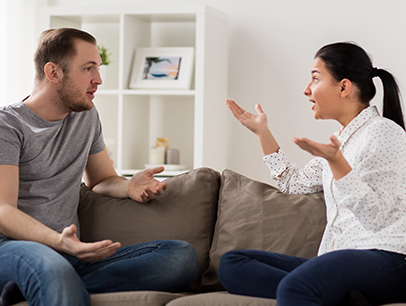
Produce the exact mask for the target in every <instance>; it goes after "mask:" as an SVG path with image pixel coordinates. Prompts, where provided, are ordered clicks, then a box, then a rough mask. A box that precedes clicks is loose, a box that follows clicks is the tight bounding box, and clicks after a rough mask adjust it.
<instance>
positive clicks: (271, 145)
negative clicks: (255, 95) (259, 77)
mask: <svg viewBox="0 0 406 306" xmlns="http://www.w3.org/2000/svg"><path fill="white" fill-rule="evenodd" d="M226 105H227V107H228V108H229V109H230V110H231V112H232V113H233V115H234V117H235V118H237V120H238V121H240V122H241V124H242V125H243V126H245V127H246V128H248V129H249V130H250V131H251V132H253V133H254V134H255V135H256V136H257V137H258V140H259V144H260V145H261V148H262V152H263V153H264V155H265V156H266V155H268V154H271V153H274V152H277V151H278V150H279V145H278V143H277V142H276V140H275V138H274V137H273V135H272V133H271V131H270V130H269V128H268V118H267V117H266V114H265V113H264V111H263V110H262V107H261V105H259V104H256V105H255V110H256V111H257V114H256V115H254V114H251V113H249V112H247V111H245V110H244V109H242V108H241V107H240V106H239V105H238V104H237V103H235V102H234V101H233V100H226Z"/></svg>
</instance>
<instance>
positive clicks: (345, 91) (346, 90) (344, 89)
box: [340, 79, 353, 98]
mask: <svg viewBox="0 0 406 306" xmlns="http://www.w3.org/2000/svg"><path fill="white" fill-rule="evenodd" d="M352 88H353V86H352V82H351V81H350V80H349V79H342V80H341V82H340V95H341V98H346V97H348V95H349V94H350V93H351V91H352Z"/></svg>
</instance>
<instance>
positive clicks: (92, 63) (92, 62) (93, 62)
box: [83, 61, 98, 66]
mask: <svg viewBox="0 0 406 306" xmlns="http://www.w3.org/2000/svg"><path fill="white" fill-rule="evenodd" d="M89 64H91V65H98V64H97V63H96V62H95V61H88V62H86V63H84V64H83V66H86V65H89Z"/></svg>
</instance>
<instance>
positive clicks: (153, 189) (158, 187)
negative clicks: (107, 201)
mask: <svg viewBox="0 0 406 306" xmlns="http://www.w3.org/2000/svg"><path fill="white" fill-rule="evenodd" d="M163 170H164V168H163V167H156V168H153V169H145V170H143V171H140V172H139V173H137V174H135V175H134V176H133V177H132V178H131V179H129V180H128V179H126V178H123V177H120V176H118V175H117V173H116V171H115V170H114V167H113V165H112V163H111V161H110V158H109V156H108V154H107V151H106V150H104V151H102V152H99V153H96V154H93V155H90V156H89V158H88V161H87V165H86V169H85V173H84V180H85V183H86V185H87V186H88V187H89V188H91V189H92V190H93V191H95V192H97V193H102V194H105V195H108V196H112V197H115V198H127V197H130V198H132V199H133V200H136V201H138V202H146V201H149V200H151V199H153V198H154V197H155V196H157V195H161V194H162V193H163V192H164V191H165V190H166V189H167V187H168V185H167V183H165V182H159V181H157V180H156V179H154V178H153V175H154V174H157V173H160V172H162V171H163Z"/></svg>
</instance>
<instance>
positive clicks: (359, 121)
mask: <svg viewBox="0 0 406 306" xmlns="http://www.w3.org/2000/svg"><path fill="white" fill-rule="evenodd" d="M376 116H380V115H379V112H378V109H377V108H376V106H375V105H373V106H369V107H367V108H365V109H363V110H362V111H361V112H360V113H359V114H358V115H357V116H356V117H355V118H354V119H352V120H351V122H350V123H349V124H348V125H347V126H346V127H345V128H344V129H343V130H342V131H341V133H340V135H339V136H338V139H339V140H340V141H341V145H344V144H345V143H346V142H347V141H348V139H349V138H350V137H351V136H352V134H354V133H355V132H356V131H357V130H358V129H359V128H360V127H361V126H363V125H364V124H365V123H366V122H367V121H368V120H369V119H371V118H373V117H376Z"/></svg>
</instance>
